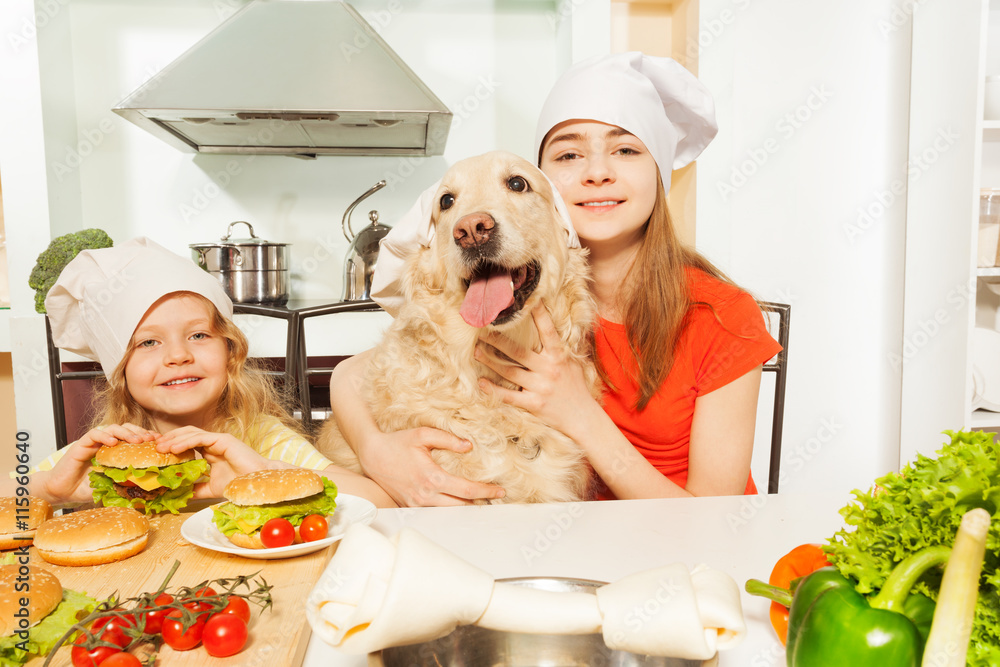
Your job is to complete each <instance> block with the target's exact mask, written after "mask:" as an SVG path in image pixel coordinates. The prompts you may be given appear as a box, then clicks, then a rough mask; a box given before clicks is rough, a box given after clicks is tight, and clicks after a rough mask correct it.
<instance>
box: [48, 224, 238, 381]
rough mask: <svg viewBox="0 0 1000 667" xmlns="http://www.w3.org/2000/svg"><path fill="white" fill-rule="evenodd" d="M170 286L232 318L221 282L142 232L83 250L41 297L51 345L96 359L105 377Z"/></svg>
mask: <svg viewBox="0 0 1000 667" xmlns="http://www.w3.org/2000/svg"><path fill="white" fill-rule="evenodd" d="M174 292H194V293H195V294H200V295H201V296H203V297H205V298H206V299H208V300H209V301H210V302H212V304H213V305H214V306H215V307H216V308H217V309H218V310H219V312H220V313H221V314H222V315H223V317H226V318H229V319H232V317H233V302H232V301H231V300H230V298H229V297H228V296H227V295H226V292H225V291H224V290H223V289H222V284H221V283H220V282H219V281H218V280H217V279H215V278H213V277H212V276H211V274H209V273H208V272H207V271H204V270H203V269H201V268H200V267H199V266H198V265H197V264H195V263H194V261H192V260H191V259H190V258H185V257H181V256H180V255H178V254H176V253H173V252H171V251H169V250H167V249H166V248H164V247H163V246H161V245H159V244H157V243H155V242H153V241H151V240H149V239H148V238H145V237H140V238H136V239H131V240H129V241H126V242H124V243H122V244H120V245H117V246H115V247H113V248H101V249H99V250H84V251H82V252H80V254H79V255H77V256H76V257H75V258H74V259H73V261H71V262H70V263H69V264H67V265H66V267H65V268H64V269H63V270H62V273H60V274H59V279H58V280H57V281H56V284H55V285H53V286H52V289H50V290H49V293H48V295H47V296H46V297H45V310H46V312H47V313H48V318H49V323H50V324H51V326H52V341H53V343H55V345H56V347H59V348H62V349H64V350H67V351H69V352H73V353H74V354H79V355H80V356H83V357H86V358H88V359H93V360H94V361H97V362H100V364H101V368H102V369H103V370H104V375H105V376H107V378H108V379H109V380H110V379H111V375H112V373H114V370H115V368H117V367H118V364H119V363H121V360H122V358H124V356H125V350H126V349H127V348H128V344H129V340H131V338H132V334H133V333H134V332H135V328H136V327H137V326H139V322H140V321H141V320H142V318H143V316H145V314H146V311H147V310H149V308H150V306H152V305H153V304H154V303H156V302H157V301H159V300H160V299H161V298H162V297H164V296H166V295H168V294H172V293H174Z"/></svg>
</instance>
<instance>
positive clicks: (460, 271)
mask: <svg viewBox="0 0 1000 667" xmlns="http://www.w3.org/2000/svg"><path fill="white" fill-rule="evenodd" d="M554 197H558V194H556V193H554V192H553V190H552V186H551V185H550V184H549V181H548V180H547V179H546V178H545V176H544V175H543V174H542V173H541V172H540V171H539V170H538V169H537V168H536V167H535V166H534V165H532V164H531V163H530V162H528V161H527V160H524V159H522V158H519V157H517V156H516V155H513V154H510V153H505V152H492V153H486V154H485V155H480V156H478V157H473V158H469V159H466V160H462V161H461V162H458V163H456V164H455V165H454V166H452V167H451V168H450V169H449V170H448V171H447V173H446V174H445V176H444V178H443V179H442V181H441V185H440V187H439V189H438V191H437V193H436V195H435V199H434V206H433V211H432V212H431V222H432V224H433V226H434V237H433V240H432V241H431V244H430V246H429V247H420V249H419V251H418V252H416V254H415V255H414V256H412V257H411V258H410V259H409V260H408V262H407V264H406V265H405V268H404V275H403V277H402V280H401V282H402V284H403V296H404V297H405V304H404V305H402V306H401V308H400V311H399V314H398V315H397V316H396V318H395V320H394V321H393V323H392V325H391V326H390V327H389V329H388V330H387V331H386V333H385V335H384V337H383V339H382V340H381V342H380V343H379V345H378V346H377V348H376V349H375V352H374V354H373V358H372V360H371V361H370V363H369V365H368V367H367V369H366V376H365V384H364V391H365V393H366V400H367V402H368V405H369V406H370V407H371V410H372V414H373V416H374V417H375V421H376V422H377V423H378V425H379V427H380V428H381V429H382V430H383V431H384V432H391V431H398V430H403V429H411V428H416V427H420V426H432V427H435V428H438V429H442V430H444V431H448V432H450V433H453V434H455V435H456V436H458V437H460V438H464V439H466V440H468V441H469V442H471V443H472V450H471V451H470V452H468V453H465V454H459V453H455V452H451V451H447V450H434V451H433V453H432V456H433V458H434V460H435V461H436V462H437V463H438V464H439V465H441V466H442V467H443V468H444V469H445V470H447V471H448V472H450V473H452V474H455V475H458V476H460V477H464V478H466V479H471V480H475V481H481V482H492V483H495V484H498V485H500V486H502V487H503V488H504V489H505V490H506V496H505V498H504V499H503V502H560V501H574V500H580V499H583V498H586V497H587V495H588V488H589V480H590V477H591V470H590V467H589V465H588V464H587V463H586V461H585V460H584V458H583V456H582V454H581V451H580V449H579V447H578V446H577V445H576V444H575V443H574V442H572V441H571V440H570V439H569V438H567V437H566V436H565V435H563V434H562V433H561V432H559V431H557V430H555V429H554V428H551V427H549V426H547V425H546V424H543V423H542V422H541V421H539V420H538V419H537V418H536V417H534V416H533V415H531V414H530V413H528V412H526V411H524V410H521V409H520V408H516V407H513V406H511V405H508V404H505V403H503V402H501V401H500V400H499V399H498V398H495V397H492V396H490V395H488V394H487V393H485V392H483V391H482V390H481V389H480V388H479V387H478V385H477V381H478V380H479V378H481V377H486V378H489V379H490V380H492V381H494V382H496V383H498V384H502V385H504V386H507V387H511V388H516V387H514V386H513V385H511V384H510V383H509V382H507V381H505V380H504V379H503V378H501V377H499V376H498V375H496V374H495V373H494V372H493V371H492V370H490V369H489V368H487V367H486V366H484V365H482V364H480V363H479V362H477V361H475V360H474V359H473V350H474V349H475V347H476V341H477V340H479V338H480V337H482V336H485V335H486V334H488V333H490V332H496V333H499V334H503V335H504V336H507V337H508V338H510V339H511V340H513V341H514V342H515V343H517V344H518V345H520V346H522V347H524V348H529V349H534V350H538V349H540V342H539V336H538V332H537V330H536V328H535V324H534V321H533V319H532V316H531V311H532V309H533V308H534V307H535V306H536V305H538V304H539V303H543V304H545V306H546V307H547V308H548V310H549V312H550V313H551V315H552V320H553V322H554V323H555V327H556V329H557V331H558V332H559V336H560V338H561V339H562V343H563V345H564V346H565V348H566V350H567V351H568V353H569V354H571V355H572V356H573V357H574V358H575V359H577V360H579V361H580V362H581V363H582V364H584V366H585V368H586V372H587V377H588V380H589V381H590V383H591V386H592V388H593V389H592V391H593V392H594V395H595V396H598V395H599V391H598V384H597V374H596V371H595V370H594V367H593V364H592V362H591V358H590V351H591V343H590V336H589V334H590V331H591V327H592V324H593V320H594V315H595V306H594V301H593V298H592V296H591V294H590V291H589V269H588V265H587V261H586V254H585V253H586V251H584V250H581V249H579V248H576V249H573V248H569V247H567V239H568V231H567V230H566V228H565V227H564V226H563V225H562V224H561V223H560V218H559V213H558V211H557V209H556V206H555V204H554ZM489 349H490V350H492V353H494V354H498V355H499V354H500V353H499V352H498V351H496V350H493V348H489ZM504 359H505V360H507V361H509V359H507V358H506V357H504ZM318 448H319V450H320V451H321V452H322V453H323V454H325V455H326V456H327V457H329V458H330V459H331V460H333V461H334V463H337V464H338V465H342V466H344V467H347V468H350V469H352V470H355V471H358V472H363V471H362V470H361V467H360V465H359V463H358V460H357V457H356V456H355V455H354V453H353V452H352V450H351V448H350V447H349V446H348V445H347V443H346V442H345V441H344V440H343V437H342V436H341V434H340V431H339V429H338V428H337V426H336V423H335V420H333V419H329V420H327V424H326V425H325V426H324V428H323V430H322V431H321V433H320V437H319V441H318Z"/></svg>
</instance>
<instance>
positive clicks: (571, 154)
mask: <svg viewBox="0 0 1000 667" xmlns="http://www.w3.org/2000/svg"><path fill="white" fill-rule="evenodd" d="M540 166H541V168H542V171H544V172H545V174H546V175H547V176H548V177H549V178H550V179H551V180H552V182H553V183H555V185H556V187H557V188H558V189H559V194H561V195H562V198H563V200H564V201H565V202H566V206H567V207H569V212H570V217H571V218H572V220H573V227H574V228H576V232H577V234H578V235H579V236H580V241H581V242H582V243H583V245H584V246H586V247H588V248H591V250H608V251H612V252H614V251H618V250H622V249H628V248H631V247H633V246H635V245H636V244H638V242H639V240H640V239H641V238H642V233H643V229H644V228H645V225H646V222H647V221H648V220H649V216H650V214H651V213H652V211H653V204H654V203H655V202H656V193H657V188H658V187H659V178H660V177H659V173H658V172H657V169H656V161H655V160H654V159H653V156H652V155H651V154H650V152H649V151H648V150H647V149H646V146H645V144H643V143H642V142H641V141H639V139H637V138H636V137H635V135H633V134H630V133H629V132H627V131H625V130H623V129H622V128H620V127H617V126H615V125H608V124H607V123H599V122H597V121H586V120H579V121H578V120H569V121H566V122H564V123H560V124H559V125H557V126H555V127H554V128H553V129H552V131H550V132H549V135H548V138H547V140H546V142H545V145H544V147H543V148H542V155H541V164H540Z"/></svg>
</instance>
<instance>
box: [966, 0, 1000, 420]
mask: <svg viewBox="0 0 1000 667" xmlns="http://www.w3.org/2000/svg"><path fill="white" fill-rule="evenodd" d="M984 25H985V40H984V41H985V44H984V45H983V50H984V56H985V57H984V58H983V62H982V66H981V69H980V70H979V74H980V81H981V83H982V85H984V86H985V80H986V77H988V76H993V75H998V74H1000V2H998V1H997V0H991V1H990V3H989V6H988V10H987V13H986V15H985V17H984ZM986 97H987V95H986V92H985V90H984V94H983V107H982V112H981V114H980V118H984V120H983V121H982V132H981V134H980V135H979V136H980V138H981V149H980V150H981V158H980V162H979V166H980V174H979V179H978V184H979V186H980V187H981V188H1000V120H996V119H989V120H986V119H985V115H986V106H987V100H986ZM976 211H977V218H976V223H977V230H978V206H977V209H976ZM978 238H979V237H978V234H977V241H978ZM978 250H979V249H978V248H977V254H976V257H978V256H979V255H980V254H982V253H980V252H978ZM982 250H983V251H984V252H989V249H982ZM977 264H978V262H976V261H974V262H973V266H974V267H976V269H975V278H974V279H975V281H976V291H975V303H976V308H975V318H974V322H973V326H975V327H983V328H988V329H995V330H1000V311H998V307H1000V295H998V294H996V293H995V292H993V291H992V290H991V288H990V287H989V285H990V284H993V285H994V286H997V285H1000V266H998V267H992V268H979V267H978V266H977ZM994 289H996V287H994ZM974 352H975V350H974V347H973V346H971V345H970V350H969V359H968V372H969V377H970V378H971V377H973V368H974V367H975V366H977V365H979V366H982V365H984V364H985V362H986V361H987V360H985V359H982V360H979V361H978V362H977V359H976V358H975V354H974ZM998 366H1000V361H998ZM984 380H985V378H984V377H983V375H982V373H979V381H980V382H983V381H984ZM973 382H975V380H973ZM997 382H1000V377H996V378H995V379H994V381H993V385H995V384H996V383H997ZM994 391H995V389H994ZM991 393H992V392H991ZM971 401H972V399H971V398H970V405H969V410H970V412H971V416H970V418H969V426H970V427H971V428H977V429H983V430H987V431H997V430H1000V413H997V412H992V411H989V410H984V409H979V410H972V408H973V407H974V404H973V403H972V402H971Z"/></svg>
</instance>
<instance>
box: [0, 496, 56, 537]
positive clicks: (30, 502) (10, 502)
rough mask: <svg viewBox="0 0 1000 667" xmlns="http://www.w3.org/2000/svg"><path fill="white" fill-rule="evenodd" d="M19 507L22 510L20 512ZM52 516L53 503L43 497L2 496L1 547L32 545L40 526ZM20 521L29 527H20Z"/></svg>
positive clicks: (0, 517) (0, 516) (0, 515)
mask: <svg viewBox="0 0 1000 667" xmlns="http://www.w3.org/2000/svg"><path fill="white" fill-rule="evenodd" d="M18 502H20V505H18ZM18 509H20V510H21V511H20V512H18ZM25 510H27V513H25ZM51 518H52V505H50V504H49V503H48V501H47V500H43V499H42V498H36V497H35V496H17V497H14V496H11V497H9V498H0V549H16V548H18V547H26V546H30V545H31V541H32V538H34V536H35V530H36V529H37V528H38V526H39V525H41V523H42V522H43V521H47V520H48V519H51ZM18 521H23V522H24V524H25V525H26V526H27V528H26V529H24V530H21V529H19V528H18V523H17V522H18ZM22 538H28V539H22Z"/></svg>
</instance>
